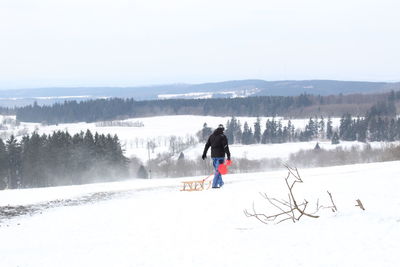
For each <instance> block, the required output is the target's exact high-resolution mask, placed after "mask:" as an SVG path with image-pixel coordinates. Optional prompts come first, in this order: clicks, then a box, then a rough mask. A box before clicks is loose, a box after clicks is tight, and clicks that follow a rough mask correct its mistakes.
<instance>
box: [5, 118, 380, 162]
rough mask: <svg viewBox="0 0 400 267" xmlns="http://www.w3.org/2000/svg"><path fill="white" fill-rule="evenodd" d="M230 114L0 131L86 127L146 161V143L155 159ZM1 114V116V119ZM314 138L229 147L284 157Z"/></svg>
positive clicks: (299, 125)
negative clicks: (108, 136)
mask: <svg viewBox="0 0 400 267" xmlns="http://www.w3.org/2000/svg"><path fill="white" fill-rule="evenodd" d="M230 119H231V118H230V117H213V116H161V117H148V118H134V119H127V120H124V121H123V122H128V123H142V124H143V127H110V126H107V127H99V126H98V125H97V126H96V123H84V122H82V123H66V124H58V125H41V124H38V123H24V122H21V124H20V125H19V126H16V127H9V128H10V129H8V130H1V128H0V137H1V134H3V135H6V133H7V134H8V135H10V134H11V133H13V134H14V135H17V136H18V135H19V136H22V134H27V133H31V132H33V131H37V132H38V133H39V134H43V133H45V134H51V133H52V132H54V131H57V130H63V131H64V130H68V131H69V133H70V134H75V133H79V132H80V131H86V130H87V129H89V130H90V131H92V132H98V133H100V134H112V135H114V134H116V135H118V137H119V139H120V140H121V144H122V145H123V148H124V149H125V155H126V156H127V157H131V156H136V157H138V158H140V159H141V160H142V161H146V160H147V159H148V156H149V150H148V148H147V142H148V141H153V142H154V143H155V149H154V150H150V157H151V158H154V157H156V156H157V154H159V153H163V152H166V151H170V138H171V136H176V137H177V138H181V139H182V141H186V140H188V139H189V137H190V136H193V137H194V136H195V135H196V133H197V132H198V131H199V130H201V129H202V127H203V124H204V123H207V125H208V126H209V127H211V128H216V127H217V126H218V124H220V123H222V124H225V123H226V122H227V121H228V120H230ZM237 119H238V120H240V122H241V123H242V125H243V124H244V122H246V121H247V122H248V123H249V125H250V126H253V124H254V122H255V121H256V118H255V117H237ZM260 119H261V126H262V128H261V130H262V131H264V129H265V123H266V121H267V119H271V118H266V117H262V118H260ZM281 119H282V124H283V125H287V121H288V120H287V119H284V118H281ZM2 120H3V117H2V116H0V121H2ZM291 122H292V123H293V125H294V126H295V127H296V129H304V127H305V125H306V124H307V123H308V119H294V120H291ZM332 122H333V126H334V127H337V126H338V125H339V118H333V119H332ZM315 144H316V141H312V142H301V143H286V144H268V145H248V146H245V145H232V146H231V147H230V149H231V153H232V157H233V158H235V157H236V158H243V157H245V158H249V159H260V158H283V159H285V158H287V157H288V156H289V155H290V154H291V153H295V152H297V151H299V150H301V149H313V148H314V146H315ZM384 145H385V144H384V143H379V142H376V143H371V146H372V147H373V148H377V147H381V146H384ZM320 146H321V147H322V148H324V149H334V148H336V147H345V148H348V147H351V146H363V144H361V143H357V142H342V143H340V144H339V145H332V144H331V143H330V142H329V141H322V142H320ZM203 148H204V144H197V145H195V146H191V147H189V148H187V149H186V150H184V154H185V156H186V158H189V159H195V158H198V157H200V156H201V154H202V151H203Z"/></svg>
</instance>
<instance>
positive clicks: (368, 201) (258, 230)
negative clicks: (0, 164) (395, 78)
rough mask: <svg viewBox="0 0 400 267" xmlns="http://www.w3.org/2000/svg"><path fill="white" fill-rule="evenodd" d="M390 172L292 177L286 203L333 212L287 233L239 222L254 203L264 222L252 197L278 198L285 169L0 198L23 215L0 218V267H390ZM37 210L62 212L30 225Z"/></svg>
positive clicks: (396, 216) (387, 167)
mask: <svg viewBox="0 0 400 267" xmlns="http://www.w3.org/2000/svg"><path fill="white" fill-rule="evenodd" d="M399 171H400V164H399V162H386V163H372V164H361V165H349V166H340V167H330V168H315V169H304V170H300V174H301V176H302V178H303V180H304V184H301V185H298V186H296V188H295V190H294V194H295V195H297V196H298V198H299V199H303V198H306V199H307V200H309V201H310V203H315V200H316V199H317V198H319V200H320V203H321V204H325V203H327V201H329V199H328V196H327V194H326V190H329V191H330V192H331V193H332V194H333V197H334V200H335V203H336V205H337V207H338V212H337V213H332V212H331V211H330V210H322V211H321V212H320V215H321V217H320V218H318V219H311V218H303V219H301V220H300V221H299V222H298V223H296V224H293V223H291V222H284V223H281V224H271V225H265V224H262V223H260V222H258V221H257V220H255V219H254V218H247V217H246V216H244V213H243V210H244V209H251V208H252V203H253V201H254V203H255V208H256V209H257V210H258V211H260V212H265V213H268V212H271V211H269V210H265V200H264V199H263V198H261V196H260V195H259V194H258V193H259V192H265V193H268V194H269V195H271V196H273V197H277V198H286V196H287V195H286V194H287V190H286V188H285V185H284V178H285V177H286V174H287V173H286V170H284V169H282V170H279V171H274V172H264V173H250V174H235V175H226V176H224V179H225V182H226V183H225V186H224V188H222V189H218V190H207V191H201V192H180V191H179V187H180V181H183V180H191V179H198V178H191V177H187V178H182V179H154V180H132V181H126V182H118V183H108V184H92V185H84V186H69V187H56V188H42V189H23V190H5V191H0V206H1V207H2V210H4V207H5V206H7V205H9V206H8V209H9V210H12V209H13V208H15V207H17V206H18V205H23V207H25V208H26V212H27V214H26V215H22V216H17V217H13V218H12V219H5V218H4V216H2V218H1V222H0V239H1V240H2V242H1V243H0V251H1V255H2V257H0V266H2V267H14V266H31V267H36V266H37V267H43V266H58V267H63V266H65V267H70V266H96V267H101V266H107V267H109V266H119V267H124V266H174V267H175V266H229V267H232V266H308V267H312V266H398V264H399V261H400V256H399V254H398V247H399V246H398V244H399V242H400V231H399V230H398V229H399V223H400V209H399V207H400V200H399V197H398V188H399V186H400V180H399V179H398V173H399ZM113 193H114V194H113ZM107 195H109V196H110V197H106V196H107ZM94 196H96V197H94ZM99 196H100V197H99ZM101 196H104V197H103V198H102V197H101ZM85 197H86V198H85ZM90 198H93V201H90ZM358 198H359V199H361V200H362V201H363V203H364V205H365V208H366V210H365V211H362V210H361V209H359V208H358V207H355V204H356V203H355V200H356V199H358ZM84 199H86V200H89V201H83V200H84ZM73 200H78V201H77V202H76V205H69V204H68V203H71V201H73ZM56 201H58V202H56ZM43 203H44V204H46V203H53V204H54V203H63V204H60V205H53V207H52V206H51V205H48V206H46V205H42V206H41V207H42V209H39V210H36V212H35V213H33V214H31V215H29V208H32V206H34V205H39V204H43ZM310 205H311V204H310ZM20 209H22V208H21V206H20ZM22 210H23V209H22Z"/></svg>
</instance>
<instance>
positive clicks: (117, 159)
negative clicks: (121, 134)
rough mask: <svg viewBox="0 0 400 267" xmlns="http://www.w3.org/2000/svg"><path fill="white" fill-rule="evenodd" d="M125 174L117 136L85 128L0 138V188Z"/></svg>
mask: <svg viewBox="0 0 400 267" xmlns="http://www.w3.org/2000/svg"><path fill="white" fill-rule="evenodd" d="M126 174H127V159H126V158H125V157H124V155H123V151H122V148H121V145H120V142H119V139H118V137H117V136H111V135H103V134H98V133H95V134H94V135H93V134H92V133H91V132H90V131H89V130H87V131H86V133H84V132H81V133H78V134H75V135H73V136H71V135H70V134H69V133H68V132H64V131H57V132H54V133H53V134H50V135H46V134H43V135H39V134H38V133H36V132H34V133H32V134H31V135H26V136H24V137H23V138H22V139H21V140H19V141H18V140H17V139H16V138H15V137H14V136H11V137H10V138H9V139H8V140H6V141H5V142H4V141H3V140H2V139H0V188H6V187H8V188H27V187H46V186H55V185H70V184H83V183H89V182H94V181H110V180H114V179H117V178H119V177H122V176H125V175H126Z"/></svg>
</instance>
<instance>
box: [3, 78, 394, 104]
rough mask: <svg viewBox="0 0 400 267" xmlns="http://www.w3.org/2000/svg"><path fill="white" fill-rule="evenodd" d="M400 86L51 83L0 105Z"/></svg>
mask: <svg viewBox="0 0 400 267" xmlns="http://www.w3.org/2000/svg"><path fill="white" fill-rule="evenodd" d="M390 90H395V91H397V90H400V83H386V82H357V81H333V80H304V81H264V80H240V81H226V82H216V83H203V84H170V85H159V86H137V87H54V88H50V87H49V88H34V89H15V90H0V106H8V107H10V106H11V107H12V106H24V105H27V104H32V103H33V102H34V101H36V102H37V103H38V104H53V103H56V102H64V101H65V100H87V99H99V98H112V97H118V98H134V99H135V100H154V99H172V98H175V99H176V98H178V99H195V98H232V97H246V96H295V95H300V94H302V93H307V94H314V95H322V96H326V95H337V94H353V93H364V94H368V93H379V92H387V91H390Z"/></svg>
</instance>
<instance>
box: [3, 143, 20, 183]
mask: <svg viewBox="0 0 400 267" xmlns="http://www.w3.org/2000/svg"><path fill="white" fill-rule="evenodd" d="M6 149H7V158H8V171H9V174H8V186H9V188H11V189H14V188H18V187H19V185H20V182H21V147H20V144H19V143H18V142H17V140H16V139H15V137H14V135H11V137H10V139H8V140H7V142H6Z"/></svg>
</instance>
